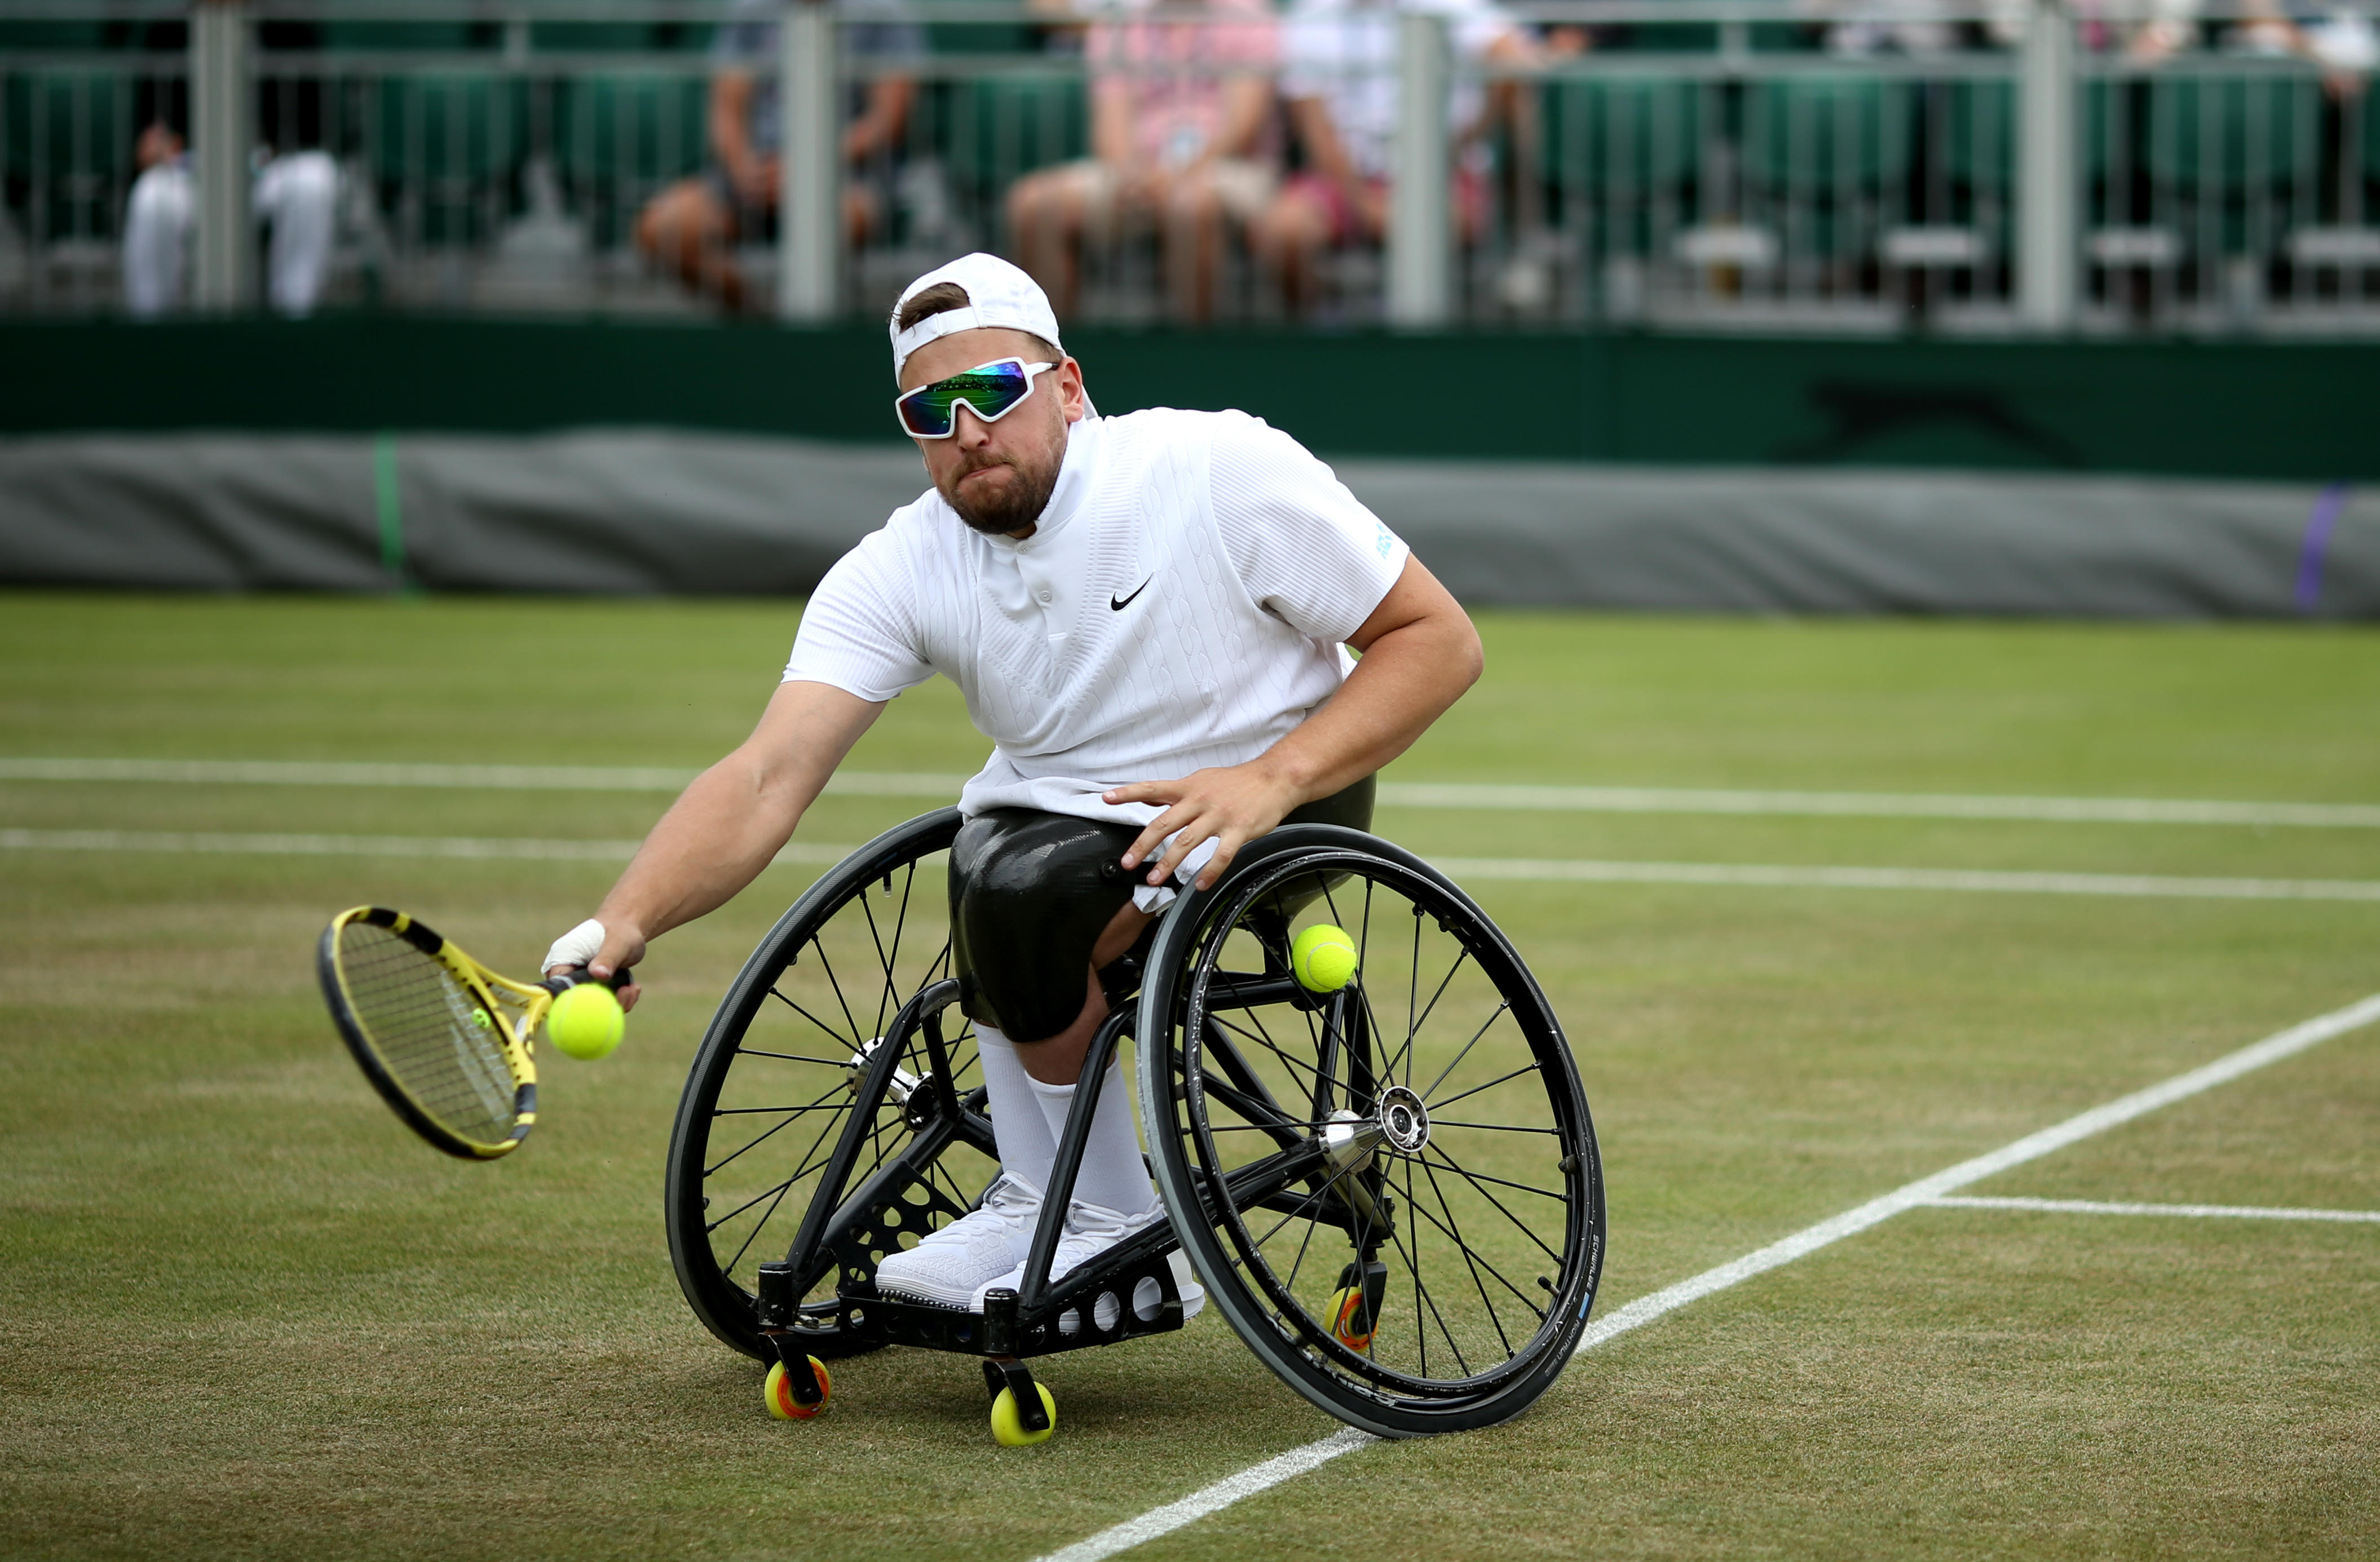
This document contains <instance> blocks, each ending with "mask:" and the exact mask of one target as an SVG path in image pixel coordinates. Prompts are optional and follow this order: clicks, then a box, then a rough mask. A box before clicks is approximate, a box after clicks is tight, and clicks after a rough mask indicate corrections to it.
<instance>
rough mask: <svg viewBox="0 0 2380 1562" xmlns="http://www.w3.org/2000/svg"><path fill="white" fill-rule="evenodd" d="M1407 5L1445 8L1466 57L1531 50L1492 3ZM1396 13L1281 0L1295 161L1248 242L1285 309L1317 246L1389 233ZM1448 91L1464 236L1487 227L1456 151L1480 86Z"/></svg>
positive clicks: (1478, 129)
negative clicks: (1298, 163) (1285, 8)
mask: <svg viewBox="0 0 2380 1562" xmlns="http://www.w3.org/2000/svg"><path fill="white" fill-rule="evenodd" d="M1414 8H1418V9H1422V10H1427V11H1429V12H1431V13H1434V14H1436V15H1439V16H1442V17H1444V18H1446V21H1447V25H1448V30H1449V33H1450V41H1451V43H1452V46H1453V48H1454V51H1455V53H1456V54H1458V55H1459V56H1460V57H1462V58H1463V59H1465V60H1469V61H1482V60H1485V61H1493V62H1497V63H1511V64H1518V63H1523V62H1525V61H1527V60H1528V59H1530V58H1531V57H1532V56H1533V54H1535V46H1534V45H1533V44H1532V43H1531V42H1530V41H1529V39H1528V38H1527V36H1526V35H1525V34H1524V32H1523V31H1522V30H1521V29H1520V28H1518V27H1517V26H1515V25H1514V24H1513V23H1512V20H1511V19H1510V18H1506V17H1505V16H1504V15H1503V13H1502V12H1501V11H1500V10H1498V9H1497V8H1496V6H1494V5H1493V4H1491V3H1490V0H1415V4H1414ZM1401 14H1402V10H1401V7H1400V6H1398V5H1396V4H1395V3H1394V0H1293V3H1292V5H1291V6H1290V8H1289V12H1288V16H1287V18H1286V20H1285V23H1284V28H1283V37H1282V49H1281V53H1282V59H1281V96H1282V98H1283V99H1284V100H1286V102H1287V103H1288V106H1289V123H1290V128H1291V129H1292V130H1293V131H1294V132H1295V133H1296V135H1297V141H1298V145H1299V147H1300V148H1301V149H1302V150H1303V151H1304V152H1305V169H1304V170H1303V171H1302V172H1300V173H1299V174H1298V175H1296V176H1294V177H1293V178H1292V179H1290V180H1289V181H1288V182H1287V183H1286V184H1285V185H1283V186H1282V187H1281V193H1280V194H1279V195H1277V196H1275V197H1274V198H1273V201H1272V204H1271V205H1270V206H1269V207H1268V208H1267V209H1266V211H1265V213H1264V215H1263V216H1262V217H1260V218H1259V219H1258V220H1257V225H1256V230H1255V239H1256V248H1257V252H1258V253H1259V254H1260V255H1261V256H1263V258H1264V260H1265V261H1266V263H1267V265H1268V266H1269V268H1270V269H1271V271H1272V272H1273V273H1274V274H1275V276H1277V277H1278V278H1279V279H1280V283H1281V293H1282V296H1283V297H1284V298H1285V299H1286V300H1287V301H1288V304H1289V307H1290V308H1291V309H1293V310H1295V311H1300V312H1303V311H1305V310H1306V309H1310V308H1311V307H1312V306H1313V304H1314V302H1315V297H1316V294H1317V292H1318V263H1319V261H1320V259H1321V254H1322V251H1323V250H1324V249H1325V248H1335V247H1337V246H1341V245H1346V244H1378V243H1379V242H1380V240H1381V238H1382V237H1383V236H1385V234H1386V233H1387V231H1388V222H1389V168H1390V160H1391V158H1392V156H1393V148H1394V143H1395V139H1396V126H1397V115H1398V113H1399V110H1400V105H1399V104H1398V103H1397V18H1398V17H1399V16H1400V15H1401ZM1504 95H1505V96H1506V98H1507V99H1509V97H1510V95H1511V94H1509V93H1507V94H1504ZM1450 100H1451V101H1450V102H1449V103H1448V114H1449V117H1450V123H1451V128H1452V130H1453V135H1454V142H1455V148H1456V157H1455V161H1454V167H1453V169H1452V173H1451V177H1452V179H1453V188H1452V192H1451V193H1452V209H1453V216H1454V222H1455V225H1456V230H1457V232H1458V234H1459V235H1460V236H1461V238H1462V241H1463V243H1465V244H1470V243H1473V242H1475V241H1476V240H1477V238H1478V237H1479V235H1480V232H1481V230H1482V229H1484V228H1485V227H1486V225H1487V221H1488V181H1487V178H1486V176H1485V175H1484V173H1483V172H1482V171H1481V169H1480V167H1479V160H1478V159H1476V158H1473V157H1466V156H1464V155H1463V153H1464V151H1466V150H1467V149H1468V148H1470V147H1472V146H1474V145H1475V144H1477V143H1478V142H1479V140H1480V138H1481V136H1482V134H1483V133H1484V132H1485V130H1486V129H1487V127H1488V120H1489V117H1490V116H1489V115H1488V112H1487V110H1488V95H1487V94H1486V93H1484V92H1483V91H1481V90H1480V88H1479V87H1478V85H1477V84H1476V83H1463V82H1461V81H1460V80H1459V79H1458V82H1457V85H1456V87H1455V90H1454V91H1453V92H1452V93H1451V94H1450Z"/></svg>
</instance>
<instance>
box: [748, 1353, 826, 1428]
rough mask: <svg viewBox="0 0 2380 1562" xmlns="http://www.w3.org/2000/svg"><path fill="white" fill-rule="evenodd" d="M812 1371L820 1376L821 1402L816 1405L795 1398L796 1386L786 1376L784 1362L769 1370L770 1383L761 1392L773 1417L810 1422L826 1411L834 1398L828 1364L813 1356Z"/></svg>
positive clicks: (781, 1419)
mask: <svg viewBox="0 0 2380 1562" xmlns="http://www.w3.org/2000/svg"><path fill="white" fill-rule="evenodd" d="M810 1371H812V1372H814V1373H816V1374H818V1385H819V1402H818V1403H817V1404H815V1405H805V1404H802V1403H801V1402H800V1401H798V1400H796V1399H795V1398H794V1386H793V1384H792V1382H791V1381H789V1380H788V1379H787V1378H786V1376H785V1364H784V1363H783V1362H777V1363H776V1364H775V1365H773V1366H771V1368H770V1369H769V1381H768V1382H767V1383H766V1384H765V1385H763V1386H761V1389H760V1392H761V1395H762V1397H763V1398H765V1399H767V1401H768V1405H769V1413H770V1414H771V1415H772V1416H775V1417H776V1418H777V1419H778V1420H779V1421H807V1420H809V1419H810V1417H812V1416H814V1415H816V1414H818V1413H819V1411H822V1410H824V1409H826V1402H827V1401H828V1400H829V1399H833V1398H834V1385H833V1384H832V1382H830V1381H829V1380H828V1378H827V1375H826V1363H825V1362H821V1361H820V1360H819V1359H818V1358H817V1357H816V1356H812V1357H811V1358H810Z"/></svg>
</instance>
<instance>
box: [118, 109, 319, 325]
mask: <svg viewBox="0 0 2380 1562" xmlns="http://www.w3.org/2000/svg"><path fill="white" fill-rule="evenodd" d="M133 158H134V162H135V163H136V164H137V165H138V166H139V167H140V175H139V176H137V177H135V178H134V179H133V181H132V190H131V193H130V195H129V196H128V198H127V199H126V201H125V210H124V307H125V308H126V309H128V310H129V311H130V312H131V313H132V314H133V315H135V316H136V317H139V318H140V319H144V320H146V319H150V318H152V317H154V316H157V315H161V314H164V313H166V312H167V311H169V310H171V309H177V308H179V307H180V306H181V304H182V302H183V299H184V297H185V289H186V286H187V283H188V271H189V250H190V234H191V231H192V230H193V229H194V228H195V227H196V226H197V224H198V214H199V213H198V204H199V203H198V181H197V179H196V177H195V176H193V175H192V174H191V172H190V166H189V159H188V157H187V156H186V155H185V153H184V151H183V145H182V138H181V137H180V136H178V135H176V134H175V132H174V131H173V130H172V129H171V128H170V127H167V126H165V125H164V124H162V123H160V124H152V125H151V126H150V127H148V128H147V129H145V130H143V131H141V132H140V141H139V143H138V144H137V145H136V146H135V148H134V151H133ZM338 196H339V170H338V166H337V164H335V163H333V162H332V161H331V156H330V153H328V152H325V151H293V152H287V153H285V154H284V155H282V156H279V157H274V156H272V155H271V154H270V151H269V149H268V151H267V155H266V156H265V158H264V159H263V161H262V162H261V164H260V165H259V166H258V168H257V171H256V176H255V181H254V183H253V184H252V186H251V187H250V189H249V209H250V211H251V212H252V213H253V214H254V216H255V217H256V218H257V219H258V220H259V221H260V222H262V223H264V224H267V226H268V227H269V228H270V230H271V234H272V238H271V241H270V243H269V245H268V247H267V248H266V250H265V297H266V301H267V302H269V303H270V304H271V305H272V306H273V308H274V309H277V310H279V311H280V312H281V313H283V314H285V315H293V316H304V315H309V314H311V313H312V312H313V310H314V305H315V304H316V302H317V301H319V300H320V299H321V297H322V279H323V276H324V275H325V274H326V273H327V272H329V271H330V268H331V240H332V237H333V229H334V222H335V219H336V216H337V212H338Z"/></svg>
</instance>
